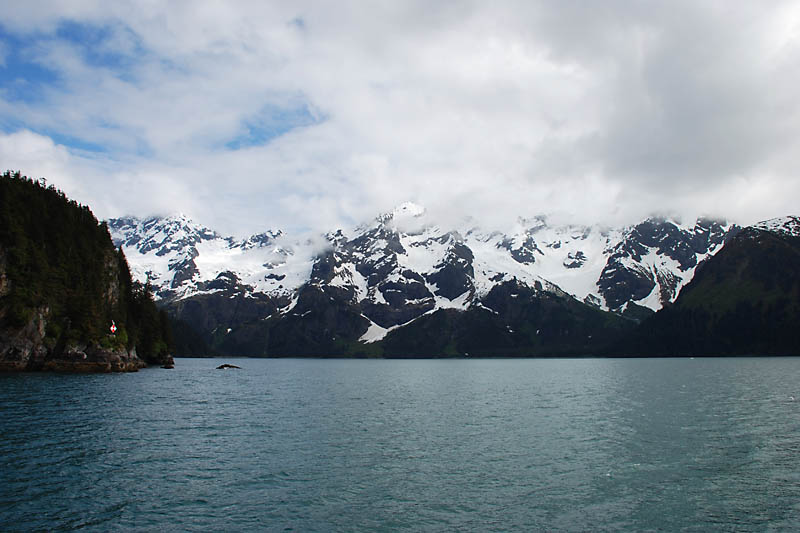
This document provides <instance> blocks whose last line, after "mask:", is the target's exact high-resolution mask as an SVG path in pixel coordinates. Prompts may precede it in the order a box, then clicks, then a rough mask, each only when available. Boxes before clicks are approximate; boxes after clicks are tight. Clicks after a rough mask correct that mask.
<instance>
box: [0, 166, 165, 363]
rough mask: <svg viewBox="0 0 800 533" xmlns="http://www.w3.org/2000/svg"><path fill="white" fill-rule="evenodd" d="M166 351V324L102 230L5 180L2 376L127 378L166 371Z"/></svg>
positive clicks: (40, 192) (25, 184)
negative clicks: (144, 368)
mask: <svg viewBox="0 0 800 533" xmlns="http://www.w3.org/2000/svg"><path fill="white" fill-rule="evenodd" d="M112 323H113V324H114V326H115V329H116V331H115V332H114V333H112V332H111V331H110V326H111V325H112ZM170 345H171V333H170V329H169V322H168V320H167V316H166V314H165V313H163V312H160V311H159V310H158V309H157V307H156V306H155V303H154V302H153V299H152V296H151V294H150V292H149V288H148V287H144V286H142V285H141V284H139V283H136V282H134V281H133V280H132V278H131V274H130V270H129V268H128V263H127V261H126V259H125V256H124V254H123V253H122V251H121V250H117V249H115V248H114V245H113V244H112V242H111V238H110V236H109V233H108V228H107V227H106V224H105V223H104V222H103V223H100V222H98V221H97V219H96V218H95V216H94V215H93V214H92V212H91V210H90V209H89V208H88V207H86V206H82V205H80V204H78V203H77V202H75V201H73V200H70V199H68V198H67V197H66V196H65V195H64V193H63V192H61V191H59V190H57V189H56V188H55V187H53V186H52V185H51V186H49V187H48V186H47V185H46V183H45V181H44V180H41V181H36V180H32V179H29V178H27V177H25V176H22V175H20V173H19V172H17V173H11V172H6V173H4V174H3V176H2V178H1V179H0V368H5V369H16V370H25V369H28V370H33V369H40V368H44V369H47V368H52V369H59V370H70V369H75V370H87V371H89V370H132V369H134V368H137V367H138V366H141V364H142V363H143V362H144V363H165V362H167V361H168V360H170V359H171V358H170V356H169V353H170Z"/></svg>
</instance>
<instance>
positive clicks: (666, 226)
mask: <svg viewBox="0 0 800 533" xmlns="http://www.w3.org/2000/svg"><path fill="white" fill-rule="evenodd" d="M426 215H427V213H426V212H425V210H424V209H423V208H421V207H419V206H416V205H414V204H410V203H406V204H403V205H401V206H400V207H398V208H397V209H395V210H394V211H393V212H390V213H386V214H383V215H381V216H379V217H377V218H376V219H375V221H374V222H373V223H372V224H368V225H364V226H361V227H358V228H356V229H355V230H354V231H352V232H351V236H349V237H348V236H346V235H345V233H343V232H342V231H337V232H335V233H329V234H328V235H327V240H328V244H329V245H328V247H327V249H326V250H324V251H323V252H322V253H318V254H315V251H316V250H315V247H313V246H311V245H310V244H308V243H305V244H303V243H299V242H292V241H291V239H289V238H288V237H287V236H285V235H283V234H282V232H280V231H268V232H265V233H262V234H258V235H254V236H252V237H249V238H247V239H245V240H243V241H235V240H234V239H232V238H230V237H222V236H220V235H218V234H217V233H216V232H214V231H212V230H210V229H208V228H205V227H203V226H201V225H199V224H196V223H194V222H192V221H191V220H189V219H188V218H187V217H185V216H183V215H177V216H172V217H167V218H148V219H145V220H139V219H136V218H133V217H128V218H121V219H112V220H110V221H109V227H110V229H111V233H112V237H113V239H114V242H115V243H116V244H117V245H119V246H122V247H123V250H124V251H125V253H126V256H127V257H128V261H129V262H130V264H131V270H132V272H133V275H134V277H135V278H136V279H139V280H141V281H144V280H147V279H149V281H150V283H151V285H152V286H153V287H154V289H155V291H156V295H157V297H159V298H162V299H179V298H185V297H188V296H191V295H193V294H197V293H199V292H204V289H203V287H204V283H207V282H209V281H212V280H214V279H216V278H217V277H218V276H219V275H220V274H221V273H223V272H231V273H233V274H235V275H236V277H237V278H238V279H239V280H240V281H241V282H242V283H243V284H244V285H246V286H248V287H249V288H250V290H252V292H255V293H262V294H266V295H270V296H277V295H291V294H292V293H293V292H294V291H296V290H297V289H298V288H299V287H300V286H301V285H303V284H304V283H307V282H312V283H315V284H318V285H319V284H325V283H329V284H331V285H332V286H336V287H341V288H343V289H347V290H350V291H351V292H352V298H354V299H355V300H357V301H367V302H369V303H370V304H372V305H374V306H375V307H376V309H378V308H381V306H384V305H387V304H388V303H389V300H392V301H393V302H395V305H399V300H398V298H399V296H398V295H399V294H402V295H404V296H407V297H408V298H406V299H405V300H404V301H408V302H410V303H409V304H407V305H412V306H413V305H420V306H421V308H424V309H426V310H429V309H431V308H440V307H460V308H462V307H464V306H465V305H469V304H470V303H471V302H474V301H476V298H477V299H479V298H480V297H481V296H482V295H485V294H487V293H488V292H489V290H491V288H492V287H494V286H495V285H497V284H498V283H500V282H502V281H503V280H510V279H517V280H519V281H521V282H523V283H526V284H528V285H531V286H534V285H535V284H536V283H537V282H538V283H539V284H541V285H542V286H543V287H547V288H548V289H549V290H559V289H560V290H562V291H564V292H566V293H568V294H570V295H572V296H574V297H576V298H578V299H580V300H582V301H585V302H587V303H591V304H593V305H596V306H598V307H601V308H604V309H611V310H617V309H620V308H622V307H624V306H625V305H626V304H628V303H635V304H638V305H642V306H645V307H648V308H650V309H652V310H654V311H655V310H658V309H660V308H661V307H662V306H663V305H664V304H665V303H668V302H671V301H673V300H674V299H675V297H676V296H677V294H678V292H679V291H680V288H681V287H682V286H683V285H684V284H685V283H686V282H688V281H689V280H690V279H691V277H692V275H693V272H694V268H695V267H696V266H697V264H699V263H700V262H702V261H703V259H705V258H707V257H708V256H710V255H713V254H714V253H715V252H716V251H717V250H718V249H719V248H720V246H721V245H722V244H723V242H724V240H725V238H726V236H727V235H729V233H730V232H731V230H735V229H736V227H735V226H730V225H728V224H726V223H724V222H717V221H712V220H708V219H700V220H698V221H697V222H696V223H695V224H694V225H691V226H683V225H681V224H680V223H678V222H675V221H671V220H660V219H648V220H646V221H644V222H642V223H640V224H637V225H635V226H632V227H629V228H623V229H612V228H605V227H601V226H575V225H560V226H551V225H549V224H548V222H547V219H546V218H545V217H536V218H533V219H520V220H519V222H518V225H517V228H515V230H514V231H513V232H511V233H510V234H503V233H499V232H486V231H483V230H481V229H480V228H479V227H473V226H470V225H469V224H468V223H465V224H463V225H462V226H461V227H459V228H441V227H439V226H438V225H436V224H433V223H430V222H429V221H428V220H427V216H426ZM328 267H329V268H328ZM326 268H327V270H326ZM387 297H388V298H389V300H387ZM400 307H404V306H400ZM400 315H403V316H404V317H405V316H407V313H400Z"/></svg>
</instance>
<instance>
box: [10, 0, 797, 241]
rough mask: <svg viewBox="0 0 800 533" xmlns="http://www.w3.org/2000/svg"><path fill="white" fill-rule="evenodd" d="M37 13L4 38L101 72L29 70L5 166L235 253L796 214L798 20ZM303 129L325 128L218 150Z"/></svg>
mask: <svg viewBox="0 0 800 533" xmlns="http://www.w3.org/2000/svg"><path fill="white" fill-rule="evenodd" d="M29 4H33V3H26V4H21V5H14V6H12V5H5V6H3V7H0V20H3V21H5V24H6V26H5V29H6V30H7V31H10V30H14V31H19V32H22V34H25V32H34V31H38V32H44V33H47V32H52V31H54V30H55V29H56V28H57V27H58V24H59V21H62V20H73V21H78V22H82V23H86V24H90V25H103V26H104V27H105V28H106V29H107V30H108V35H107V38H106V39H105V40H104V41H103V42H102V43H101V45H100V47H99V48H97V49H96V50H94V52H95V53H103V54H111V55H112V57H113V58H115V59H114V61H108V62H103V61H96V60H92V58H91V57H88V56H87V53H86V50H85V49H84V48H83V47H82V46H81V45H80V44H79V43H75V42H73V41H69V40H65V39H63V38H61V39H45V40H40V41H37V42H35V43H34V44H33V45H32V46H31V48H30V49H28V50H26V51H25V53H26V54H27V55H28V56H29V57H32V58H34V59H35V60H36V61H37V62H39V63H40V64H42V65H45V66H47V67H48V68H51V69H53V70H55V71H57V72H58V73H59V77H60V80H61V81H60V82H59V83H58V84H56V85H53V86H51V87H49V88H48V89H47V90H46V91H45V93H44V95H43V98H42V99H41V100H34V101H30V102H22V101H18V100H9V99H5V100H4V99H2V98H1V97H0V117H5V118H6V120H7V121H8V122H13V123H19V124H22V130H21V131H20V132H18V133H14V134H10V135H5V136H4V137H3V138H2V144H0V146H2V147H3V152H2V154H0V155H2V160H3V161H4V165H5V166H9V167H12V168H17V167H19V168H20V169H21V170H23V171H24V172H26V173H28V174H32V175H33V174H37V173H40V174H42V175H46V176H47V177H48V178H49V179H51V180H52V181H54V182H57V184H58V185H59V186H61V187H62V188H64V189H65V191H66V192H68V193H71V192H74V193H75V194H79V195H81V196H80V197H79V198H78V199H79V200H80V201H83V202H87V203H89V204H90V205H92V206H93V207H95V210H96V211H98V212H102V215H103V216H111V215H117V214H124V213H127V212H134V213H142V214H144V213H147V212H153V211H169V210H181V211H184V212H186V213H188V214H190V215H192V216H194V217H196V218H197V219H198V220H200V221H201V222H204V223H207V224H209V225H212V226H217V227H219V228H220V229H221V230H222V231H226V232H236V233H243V232H248V231H255V230H258V229H264V228H266V227H289V228H291V227H310V228H319V229H321V230H327V229H331V228H333V227H336V226H339V225H343V224H347V223H350V222H354V221H359V220H363V219H365V218H368V217H371V216H374V215H375V214H376V213H377V212H379V211H383V210H387V209H390V208H391V207H392V206H393V205H395V204H398V203H400V202H402V201H405V200H408V199H410V200H414V201H416V202H418V203H421V204H423V205H426V206H428V208H429V211H430V212H433V213H437V212H438V213H440V214H441V216H451V217H459V216H463V215H464V214H471V215H474V216H476V217H477V218H479V219H480V218H483V219H485V220H488V221H490V222H492V223H494V224H502V223H504V221H506V220H509V219H514V218H516V216H518V215H526V216H529V215H532V214H536V213H539V212H552V211H561V212H572V213H574V214H575V216H577V217H579V218H580V219H582V220H583V221H589V220H595V219H599V220H605V221H613V222H629V221H632V220H634V219H636V218H638V217H641V216H645V215H646V214H648V213H650V212H652V211H655V210H667V211H675V212H680V213H684V214H686V216H694V215H697V214H700V213H709V212H715V213H719V214H723V215H727V216H729V217H733V218H736V219H739V220H740V221H743V222H752V221H754V220H755V219H758V218H768V217H771V216H776V215H781V214H787V213H790V212H794V210H796V206H795V203H794V202H792V200H791V198H796V197H797V195H796V192H798V186H797V183H798V180H797V178H796V177H795V176H794V169H796V168H797V167H798V163H800V161H798V159H799V157H798V155H797V154H800V151H799V150H798V148H800V146H798V144H799V143H800V141H798V139H800V121H798V120H797V119H798V116H797V115H798V110H800V107H799V104H798V103H797V102H796V98H795V96H794V94H793V92H794V91H793V88H794V87H797V82H798V81H800V80H798V79H797V78H798V74H797V72H800V69H798V68H797V67H798V66H800V54H799V52H800V47H798V43H799V42H800V41H798V38H799V37H800V36H799V35H798V30H797V28H798V27H800V26H798V23H797V21H798V20H800V18H798V10H797V9H796V8H795V7H794V6H793V4H791V3H785V2H775V3H773V4H771V6H770V7H769V8H764V7H763V6H754V7H752V8H751V7H748V6H746V5H739V4H737V5H735V6H734V5H731V4H730V3H727V2H723V3H720V2H713V1H707V2H673V3H670V4H669V5H666V4H665V5H659V4H647V5H645V4H631V3H629V2H616V1H610V2H603V3H602V4H598V5H592V6H590V7H586V6H583V5H581V6H577V5H574V6H573V5H572V4H570V3H563V2H560V3H550V2H498V3H491V4H487V3H475V2H447V3H439V4H436V5H432V4H430V3H429V2H424V3H423V2H402V3H386V4H383V5H381V4H379V3H374V2H342V3H336V4H320V3H319V2H271V3H262V2H252V3H248V2H238V3H233V2H230V3H222V4H219V3H205V2H202V3H201V2H191V3H148V4H142V3H122V2H115V3H104V2H70V3H68V5H62V3H61V2H53V3H50V4H47V3H44V4H47V5H44V4H36V5H35V6H34V7H30V5H29ZM306 108H307V109H308V110H309V112H310V113H311V114H312V115H314V117H316V119H317V123H316V124H314V125H301V126H300V127H297V128H295V129H292V130H291V131H289V132H288V133H284V134H283V135H281V136H279V137H276V138H274V139H272V140H271V141H269V142H268V143H266V144H263V145H255V146H247V143H245V145H243V147H242V148H240V149H238V150H230V149H229V148H228V147H226V144H227V143H230V142H231V141H234V140H235V139H238V138H242V136H244V135H246V134H247V133H248V131H249V128H252V127H258V125H259V121H262V122H261V123H262V125H263V126H264V127H265V128H270V127H274V126H275V124H280V123H281V121H282V120H288V119H286V117H281V116H280V115H278V116H271V114H274V113H275V110H280V109H283V110H285V111H287V112H291V111H292V110H297V109H306ZM27 130H34V131H38V132H41V133H42V134H43V135H44V134H50V135H55V134H59V135H61V136H69V137H72V138H76V139H80V140H82V141H84V142H87V143H92V144H97V145H101V146H104V147H106V148H107V152H106V153H100V154H90V153H85V152H79V151H77V150H75V149H66V148H64V147H63V146H58V145H56V144H54V143H53V142H52V141H49V140H48V139H45V138H43V137H42V136H41V135H36V134H32V133H30V132H28V131H27ZM261 134H262V135H266V136H268V133H265V132H261ZM15 143H16V144H15ZM48 143H49V144H48ZM12 145H15V146H17V147H18V149H19V150H21V151H19V152H16V151H15V150H17V148H13V147H12V148H7V147H8V146H12ZM34 145H36V146H39V148H35V146H34ZM36 150H39V154H40V155H39V156H33V155H30V154H32V153H34V152H35V151H36ZM26 154H27V155H26ZM108 191H112V192H110V193H109V192H108ZM791 193H795V194H794V196H787V195H791ZM756 202H757V203H756Z"/></svg>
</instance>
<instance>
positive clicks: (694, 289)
mask: <svg viewBox="0 0 800 533" xmlns="http://www.w3.org/2000/svg"><path fill="white" fill-rule="evenodd" d="M798 324H800V219H798V218H797V217H784V218H780V219H773V220H769V221H766V222H762V223H760V224H756V225H754V226H751V227H748V228H745V229H744V230H742V231H741V232H740V233H739V234H738V235H737V236H736V237H735V238H733V239H732V240H731V241H730V242H729V243H728V244H727V245H726V246H725V248H724V249H723V250H722V251H721V252H720V253H718V254H717V255H716V256H714V257H713V258H711V259H709V260H708V261H707V262H706V263H705V264H704V265H703V266H702V268H699V269H698V271H697V273H696V275H695V277H694V279H693V280H692V282H691V283H689V284H688V285H687V286H686V287H685V288H684V290H683V291H682V292H681V294H680V296H679V297H678V299H677V300H676V302H675V303H674V304H673V305H671V306H669V307H667V308H665V309H663V310H661V311H660V312H658V313H657V314H656V315H654V316H653V317H651V318H650V319H648V320H646V321H645V322H643V323H642V324H641V326H640V327H639V328H638V329H637V331H636V333H635V334H634V335H633V336H632V337H631V338H630V339H629V340H628V341H627V342H626V343H624V344H623V345H621V346H619V347H618V352H619V353H624V354H627V355H670V356H682V355H798V354H800V330H799V329H798Z"/></svg>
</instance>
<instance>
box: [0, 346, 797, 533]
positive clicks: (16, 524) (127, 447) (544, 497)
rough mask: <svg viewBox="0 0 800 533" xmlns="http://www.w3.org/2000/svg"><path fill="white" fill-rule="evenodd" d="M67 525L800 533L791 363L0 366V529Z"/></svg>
mask: <svg viewBox="0 0 800 533" xmlns="http://www.w3.org/2000/svg"><path fill="white" fill-rule="evenodd" d="M224 362H229V363H234V364H238V365H239V366H241V367H242V369H241V370H216V369H215V367H216V366H217V365H219V364H221V363H224ZM74 529H82V530H87V531H127V530H135V531H192V530H194V531H300V532H307V531H325V532H327V531H403V530H405V531H537V530H542V531H544V530H546V531H679V530H685V531H798V530H800V358H797V359H792V358H742V359H699V358H698V359H561V360H558V359H520V360H512V359H503V360H401V361H384V360H319V359H226V360H221V359H178V360H177V364H176V368H175V370H162V369H157V368H154V369H147V370H144V371H140V372H138V373H135V374H113V375H89V376H70V375H54V374H16V375H10V374H4V375H0V530H2V531H28V530H48V531H54V530H55V531H58V530H74Z"/></svg>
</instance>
